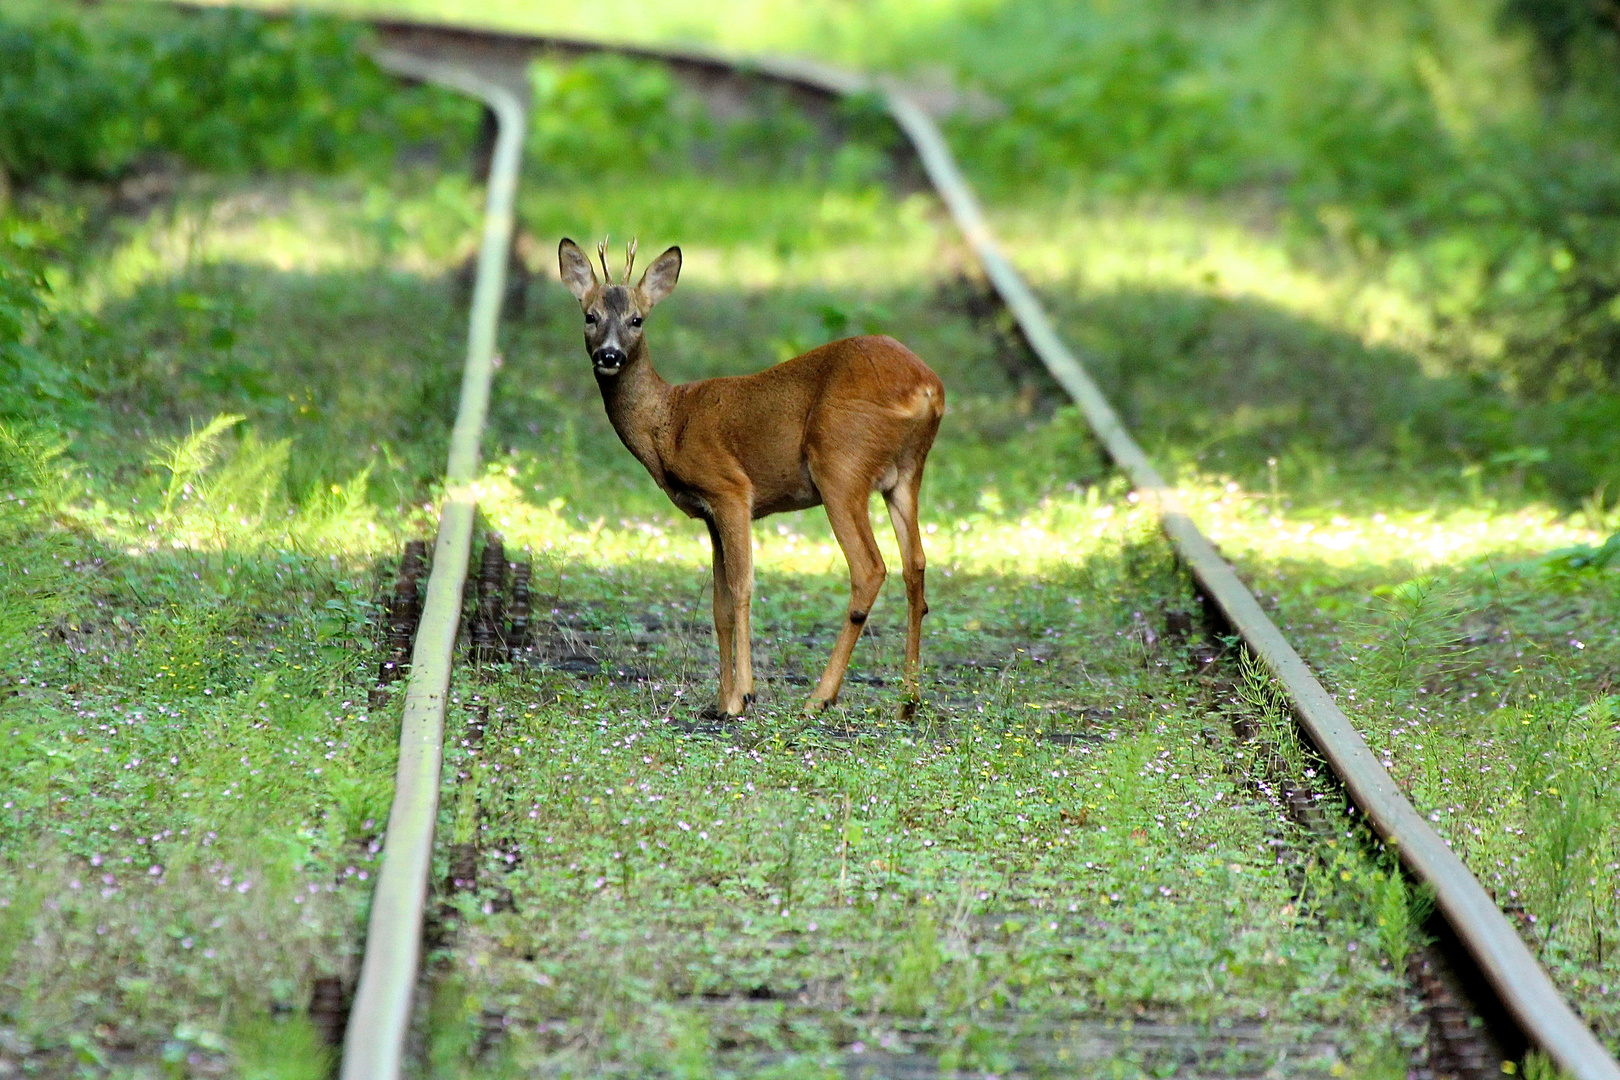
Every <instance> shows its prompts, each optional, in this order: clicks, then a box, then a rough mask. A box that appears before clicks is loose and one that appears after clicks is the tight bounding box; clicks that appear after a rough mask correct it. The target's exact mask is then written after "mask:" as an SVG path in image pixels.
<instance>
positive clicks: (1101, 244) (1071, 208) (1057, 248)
mask: <svg viewBox="0 0 1620 1080" xmlns="http://www.w3.org/2000/svg"><path fill="white" fill-rule="evenodd" d="M1279 216H1280V215H1279V208H1278V207H1277V206H1275V205H1273V204H1267V203H1255V204H1246V203H1245V202H1244V201H1242V200H1241V199H1230V200H1207V199H1206V200H1193V199H1185V198H1175V197H1171V196H1158V197H1150V198H1142V199H1137V200H1126V199H1109V198H1105V197H1100V196H1093V195H1075V196H1070V197H1068V198H1067V199H1064V200H1062V201H1054V202H1051V203H1049V204H1046V205H1029V204H1027V203H1026V204H1023V205H1019V206H1016V207H1004V208H1000V209H998V211H997V214H996V218H997V229H998V231H999V233H1000V234H1001V236H1002V237H1003V239H1004V240H1005V242H1006V243H1007V245H1008V246H1009V248H1010V249H1011V250H1013V251H1015V252H1016V253H1017V256H1018V265H1019V267H1020V268H1021V269H1023V270H1024V271H1025V272H1026V273H1027V274H1029V275H1030V277H1031V278H1032V280H1033V281H1034V282H1035V283H1037V284H1038V285H1040V286H1042V287H1044V288H1049V289H1066V288H1071V287H1074V286H1076V285H1077V286H1078V287H1079V289H1080V290H1081V291H1082V292H1084V293H1087V294H1091V293H1103V294H1106V293H1110V292H1121V291H1124V292H1130V291H1141V290H1149V291H1161V290H1170V291H1177V292H1185V293H1188V294H1190V295H1194V296H1200V297H1207V298H1209V299H1215V300H1228V301H1231V300H1248V301H1260V302H1263V303H1264V304H1266V305H1269V306H1271V307H1274V308H1276V309H1278V310H1280V311H1285V312H1288V313H1289V314H1290V315H1293V316H1295V317H1296V318H1301V319H1308V320H1310V321H1312V322H1314V323H1317V324H1320V325H1322V326H1324V327H1328V328H1331V329H1334V330H1338V331H1341V332H1344V333H1347V334H1350V335H1352V336H1354V337H1355V338H1356V339H1357V340H1358V341H1360V342H1361V343H1362V344H1363V345H1365V346H1367V347H1369V348H1377V347H1380V346H1392V347H1395V348H1399V349H1403V350H1405V351H1407V352H1409V353H1410V354H1411V355H1413V356H1415V357H1418V358H1423V359H1428V358H1431V357H1432V356H1433V354H1434V351H1435V346H1436V341H1435V338H1436V330H1435V326H1434V322H1435V313H1434V311H1433V308H1432V305H1431V304H1430V303H1429V302H1428V301H1427V300H1426V299H1425V298H1424V297H1423V296H1422V295H1421V294H1420V293H1419V292H1417V291H1416V290H1415V289H1410V288H1402V287H1401V286H1400V284H1399V283H1398V281H1397V280H1391V279H1389V278H1383V277H1378V276H1369V275H1368V273H1367V270H1366V269H1365V268H1364V267H1361V266H1359V265H1357V264H1356V263H1355V262H1354V261H1353V260H1351V259H1347V258H1343V257H1340V258H1338V259H1334V258H1333V257H1332V254H1331V252H1330V251H1320V250H1319V251H1314V252H1313V251H1310V250H1308V248H1306V247H1305V245H1303V244H1302V241H1301V238H1300V237H1299V236H1297V235H1291V234H1290V232H1289V230H1288V229H1287V228H1286V227H1285V226H1284V225H1282V224H1281V222H1280V221H1279ZM1430 370H1431V371H1434V372H1438V371H1439V370H1441V369H1440V368H1439V367H1438V366H1435V365H1433V364H1432V362H1431V368H1430Z"/></svg>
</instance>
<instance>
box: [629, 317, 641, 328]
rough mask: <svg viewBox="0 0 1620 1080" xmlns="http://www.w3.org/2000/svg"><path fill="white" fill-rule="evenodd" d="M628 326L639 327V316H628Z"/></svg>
mask: <svg viewBox="0 0 1620 1080" xmlns="http://www.w3.org/2000/svg"><path fill="white" fill-rule="evenodd" d="M630 325H631V326H640V325H641V316H640V315H632V316H630Z"/></svg>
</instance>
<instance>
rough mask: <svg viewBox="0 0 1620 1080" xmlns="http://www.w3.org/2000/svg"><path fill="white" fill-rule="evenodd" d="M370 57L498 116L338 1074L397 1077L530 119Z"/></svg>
mask: <svg viewBox="0 0 1620 1080" xmlns="http://www.w3.org/2000/svg"><path fill="white" fill-rule="evenodd" d="M375 55H376V58H377V60H378V62H379V63H380V64H382V65H383V66H384V67H386V68H388V69H390V70H392V71H394V72H396V73H398V74H401V75H405V76H407V77H409V78H414V79H423V80H432V81H434V82H438V83H442V84H444V85H447V86H450V87H453V88H454V89H457V90H461V91H463V92H464V93H467V94H470V95H472V96H474V97H477V98H479V99H480V100H482V101H483V102H485V103H486V104H487V105H489V107H490V108H491V109H493V110H494V111H495V114H496V116H497V118H498V120H499V129H498V133H497V135H496V141H495V155H494V160H493V162H492V165H491V168H490V176H489V187H488V191H487V194H486V206H485V211H484V235H483V241H482V245H481V247H480V249H479V255H478V273H477V278H476V280H475V283H474V286H473V298H472V311H471V314H470V315H469V318H468V332H467V360H466V366H465V367H464V368H463V371H462V377H461V401H460V404H459V406H458V408H457V411H456V422H455V428H454V430H453V431H452V432H451V436H450V453H449V460H448V462H447V464H446V468H445V485H446V491H445V496H444V502H443V504H442V508H441V510H440V516H439V534H438V539H437V541H436V542H435V544H434V550H433V569H432V572H431V573H430V574H429V576H428V584H427V600H426V602H425V604H424V605H423V609H422V621H421V628H420V630H419V631H418V632H417V636H416V646H415V649H414V651H413V652H412V655H411V675H410V681H409V683H407V685H406V690H405V712H404V719H403V721H402V723H401V726H400V732H399V762H398V765H397V768H396V771H395V775H394V801H393V805H392V806H391V807H390V809H389V812H388V828H387V833H386V836H385V839H384V843H383V849H382V866H381V869H380V870H379V872H378V874H377V884H376V887H375V890H374V891H373V893H372V898H371V913H370V918H369V921H368V923H367V929H366V944H365V958H364V960H363V961H362V964H361V968H360V980H359V983H358V985H357V987H356V989H355V997H354V1005H353V1008H352V1010H351V1011H350V1014H349V1023H348V1028H347V1030H346V1032H345V1033H344V1039H343V1064H342V1080H394V1078H396V1077H398V1076H399V1075H400V1070H401V1067H402V1065H403V1062H404V1055H405V1038H406V1033H407V1031H408V1029H409V1026H410V1014H411V999H412V996H413V991H414V990H415V988H416V982H417V968H418V966H419V964H420V960H421V952H422V916H423V911H424V909H425V907H426V904H427V891H428V879H429V874H430V871H431V869H432V864H433V831H434V825H435V823H436V821H437V818H438V810H439V781H440V769H441V766H442V762H443V753H444V748H443V744H444V710H445V699H446V696H447V694H448V692H449V686H450V665H451V661H452V658H453V654H454V650H455V644H456V635H457V632H458V630H459V629H460V625H461V602H462V590H463V587H464V586H465V584H466V580H467V565H468V561H469V558H470V556H471V553H472V532H473V516H474V513H475V511H476V509H477V506H476V501H475V497H474V492H473V481H474V480H475V479H476V473H477V469H478V460H479V440H480V437H481V436H482V434H483V430H484V419H485V417H486V415H487V414H488V412H489V390H490V380H491V376H492V374H493V372H494V366H495V365H494V360H495V327H496V322H497V320H498V319H499V317H500V306H501V297H502V294H503V293H504V291H505V284H506V266H507V258H508V255H509V252H510V249H511V242H512V220H513V204H514V202H515V199H516V194H517V174H518V167H519V165H520V164H521V161H522V144H523V133H524V127H525V125H526V122H527V120H526V110H525V107H524V100H523V97H522V96H521V95H520V94H518V93H517V92H515V91H514V90H513V88H512V87H509V86H506V85H503V84H502V83H500V82H499V81H495V80H490V79H485V78H481V77H479V76H478V75H477V74H475V73H473V72H471V71H468V70H467V69H465V68H463V67H460V66H458V65H455V64H453V63H445V62H442V61H438V60H433V59H427V58H423V57H419V56H415V55H413V54H411V53H408V52H404V51H398V50H387V49H379V50H377V52H376V54H375Z"/></svg>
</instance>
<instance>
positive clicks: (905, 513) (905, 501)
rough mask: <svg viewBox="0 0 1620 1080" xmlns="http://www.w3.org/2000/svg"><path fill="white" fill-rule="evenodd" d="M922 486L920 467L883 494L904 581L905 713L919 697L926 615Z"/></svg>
mask: <svg viewBox="0 0 1620 1080" xmlns="http://www.w3.org/2000/svg"><path fill="white" fill-rule="evenodd" d="M921 487H922V470H921V469H917V470H915V471H914V472H912V473H910V474H909V475H903V476H901V477H900V480H899V482H898V483H896V484H895V485H894V487H892V488H890V489H889V490H888V491H885V492H884V493H883V499H884V501H885V502H887V503H888V504H889V521H890V522H891V523H892V524H893V525H894V535H895V538H896V539H897V540H898V541H899V542H900V569H901V573H902V574H903V575H904V576H905V580H906V671H905V703H904V704H903V705H902V706H901V712H902V714H904V715H905V716H909V715H910V714H911V713H912V712H913V711H914V710H915V709H916V704H917V701H918V699H919V698H921V697H922V681H921V675H920V669H921V663H922V656H921V653H922V621H923V616H924V615H926V614H928V600H927V597H926V596H925V595H924V590H923V571H924V569H925V567H926V565H927V563H926V560H925V559H924V557H923V546H922V534H921V532H920V531H919V530H918V528H917V493H918V489H919V488H921Z"/></svg>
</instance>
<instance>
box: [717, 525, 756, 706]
mask: <svg viewBox="0 0 1620 1080" xmlns="http://www.w3.org/2000/svg"><path fill="white" fill-rule="evenodd" d="M752 520H753V514H752V506H751V505H750V504H749V502H748V500H746V499H744V500H741V501H740V505H739V504H738V503H736V502H728V503H727V504H726V505H725V506H723V507H716V508H715V513H714V525H713V526H711V528H712V529H713V530H714V531H715V532H717V533H718V535H719V540H720V543H719V548H718V549H719V550H720V551H721V552H723V554H724V557H723V558H722V559H721V560H720V562H719V564H717V565H716V566H715V590H714V596H715V600H714V603H715V628H716V630H717V631H718V630H719V628H720V623H721V615H720V603H721V584H720V583H721V582H722V581H723V582H724V592H725V596H726V599H727V600H728V601H729V612H728V616H727V618H728V625H727V627H726V630H725V636H726V638H727V640H725V641H723V642H721V643H720V648H721V656H720V671H721V683H720V711H721V712H722V713H724V714H725V715H727V716H741V715H742V712H743V710H744V709H745V708H747V707H748V703H749V702H751V701H753V700H754V660H753V633H752V627H751V625H750V619H749V605H750V603H751V601H752V600H753V595H754V536H753V532H752V530H751V528H750V522H751V521H752ZM728 669H729V671H730V673H731V678H730V680H729V682H728V681H727V680H726V677H725V673H726V672H727V671H728Z"/></svg>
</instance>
